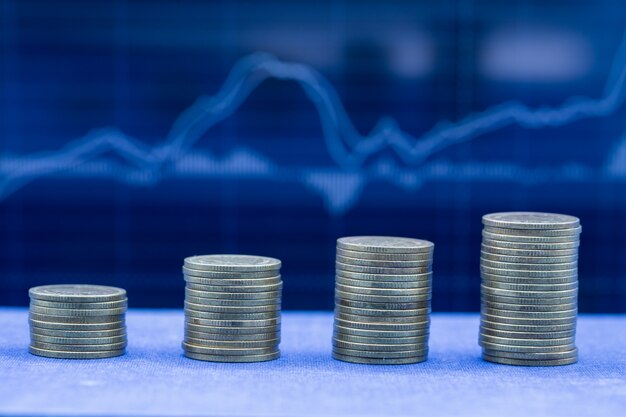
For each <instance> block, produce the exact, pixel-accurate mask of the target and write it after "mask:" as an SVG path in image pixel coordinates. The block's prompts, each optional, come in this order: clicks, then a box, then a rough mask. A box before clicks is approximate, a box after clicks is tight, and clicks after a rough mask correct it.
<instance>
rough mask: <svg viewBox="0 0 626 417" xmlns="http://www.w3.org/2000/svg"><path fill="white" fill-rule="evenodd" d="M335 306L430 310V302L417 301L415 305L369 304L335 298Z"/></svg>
mask: <svg viewBox="0 0 626 417" xmlns="http://www.w3.org/2000/svg"><path fill="white" fill-rule="evenodd" d="M335 304H336V305H341V306H345V307H352V308H363V309H370V310H419V309H422V308H430V301H419V302H415V303H396V302H387V303H371V302H363V301H352V300H346V299H344V298H340V297H335Z"/></svg>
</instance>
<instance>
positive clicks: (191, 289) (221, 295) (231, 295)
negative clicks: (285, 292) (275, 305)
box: [185, 283, 281, 300]
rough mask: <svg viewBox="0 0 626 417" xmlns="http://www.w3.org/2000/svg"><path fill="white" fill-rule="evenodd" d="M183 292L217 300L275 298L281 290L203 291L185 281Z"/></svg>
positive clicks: (279, 294)
mask: <svg viewBox="0 0 626 417" xmlns="http://www.w3.org/2000/svg"><path fill="white" fill-rule="evenodd" d="M185 294H189V295H191V296H194V297H200V298H217V299H219V300H263V299H268V298H277V297H280V296H281V291H280V290H278V291H266V292H251V293H241V292H223V291H214V292H211V291H204V290H203V289H202V287H198V286H197V285H196V284H191V283H187V288H185Z"/></svg>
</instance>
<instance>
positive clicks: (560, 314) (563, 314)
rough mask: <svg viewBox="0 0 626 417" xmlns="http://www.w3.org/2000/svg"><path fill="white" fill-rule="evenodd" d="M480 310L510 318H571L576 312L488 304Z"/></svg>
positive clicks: (572, 310)
mask: <svg viewBox="0 0 626 417" xmlns="http://www.w3.org/2000/svg"><path fill="white" fill-rule="evenodd" d="M481 312H483V313H485V314H490V315H492V316H498V317H510V318H526V319H558V318H572V317H576V314H578V309H576V308H573V309H571V310H562V311H533V312H530V311H512V310H500V309H497V308H490V307H488V306H482V307H481Z"/></svg>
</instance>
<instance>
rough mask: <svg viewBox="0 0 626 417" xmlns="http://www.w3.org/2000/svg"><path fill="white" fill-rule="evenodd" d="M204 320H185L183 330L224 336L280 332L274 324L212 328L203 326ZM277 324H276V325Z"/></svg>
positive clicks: (191, 318)
mask: <svg viewBox="0 0 626 417" xmlns="http://www.w3.org/2000/svg"><path fill="white" fill-rule="evenodd" d="M203 323H204V320H202V319H196V318H193V317H186V318H185V329H186V330H193V331H197V332H202V333H217V334H224V335H232V336H233V337H234V336H236V335H249V334H262V333H273V332H278V331H280V327H277V326H276V325H275V324H272V325H268V326H249V327H224V326H212V325H207V324H203ZM276 324H278V323H276Z"/></svg>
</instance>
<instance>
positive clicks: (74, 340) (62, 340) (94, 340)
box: [30, 333, 126, 345]
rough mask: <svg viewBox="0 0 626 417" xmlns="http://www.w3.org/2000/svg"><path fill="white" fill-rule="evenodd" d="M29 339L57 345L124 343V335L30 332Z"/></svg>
mask: <svg viewBox="0 0 626 417" xmlns="http://www.w3.org/2000/svg"><path fill="white" fill-rule="evenodd" d="M30 340H31V341H37V342H41V343H50V344H57V345H110V344H116V343H125V342H126V335H122V336H112V337H80V338H79V337H53V336H44V335H39V334H36V333H31V335H30Z"/></svg>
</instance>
